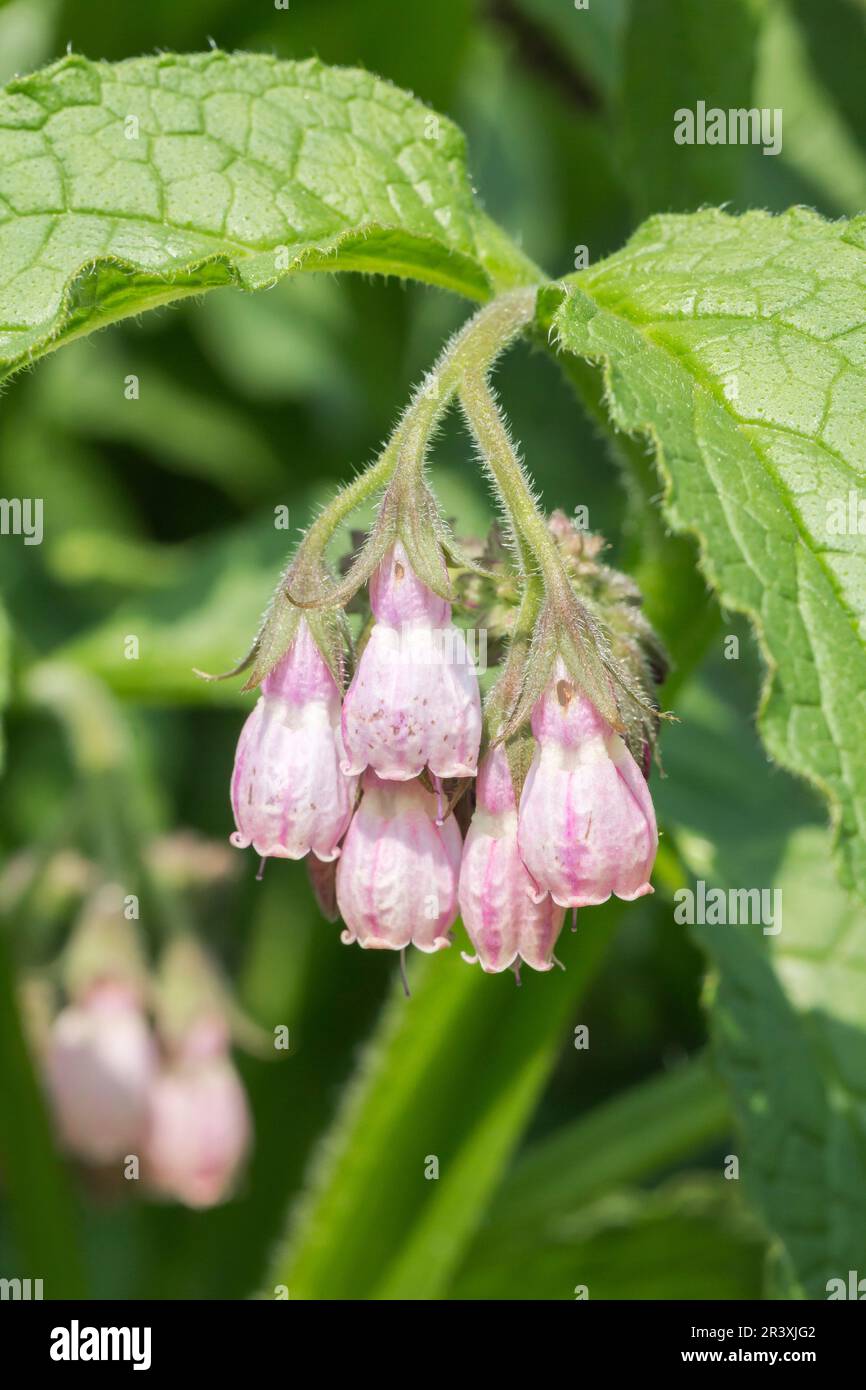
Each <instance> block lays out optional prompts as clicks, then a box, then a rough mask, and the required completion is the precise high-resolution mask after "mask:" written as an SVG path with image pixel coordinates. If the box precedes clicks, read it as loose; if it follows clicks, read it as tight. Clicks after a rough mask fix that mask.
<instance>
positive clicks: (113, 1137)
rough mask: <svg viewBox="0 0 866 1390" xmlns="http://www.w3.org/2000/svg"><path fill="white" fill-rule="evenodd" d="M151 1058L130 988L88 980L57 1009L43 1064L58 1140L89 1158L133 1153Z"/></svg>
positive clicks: (106, 1159)
mask: <svg viewBox="0 0 866 1390" xmlns="http://www.w3.org/2000/svg"><path fill="white" fill-rule="evenodd" d="M156 1064H157V1049H156V1044H155V1042H154V1039H153V1037H152V1035H151V1031H150V1028H149V1026H148V1023H147V1020H146V1018H145V1016H144V1013H143V1011H142V1008H141V1001H140V997H139V994H138V992H137V991H136V990H135V989H134V988H133V987H131V986H129V985H127V984H122V983H119V982H115V981H103V982H100V983H97V984H93V985H91V986H90V987H89V988H88V989H87V990H86V991H85V992H84V993H83V994H82V997H81V999H80V1000H79V1001H78V1002H76V1003H74V1004H69V1005H67V1007H66V1008H65V1009H63V1010H61V1012H60V1013H59V1014H58V1015H57V1017H56V1019H55V1020H54V1023H53V1025H52V1027H51V1032H50V1036H49V1040H48V1046H47V1050H46V1054H45V1070H46V1081H47V1086H48V1092H49V1096H50V1100H51V1103H52V1107H53V1110H54V1114H55V1116H56V1119H57V1125H58V1129H59V1132H60V1136H61V1139H62V1141H63V1143H64V1145H65V1146H66V1147H67V1148H68V1149H69V1150H71V1152H73V1153H74V1154H77V1155H78V1157H80V1158H83V1159H85V1160H86V1161H87V1162H88V1163H95V1164H107V1163H112V1162H115V1161H117V1160H119V1159H122V1158H123V1157H125V1155H126V1154H128V1153H136V1152H137V1151H138V1146H139V1144H140V1142H141V1139H142V1135H143V1132H144V1125H145V1119H146V1114H147V1098H148V1093H149V1088H150V1085H151V1082H152V1080H153V1078H154V1075H155V1072H156Z"/></svg>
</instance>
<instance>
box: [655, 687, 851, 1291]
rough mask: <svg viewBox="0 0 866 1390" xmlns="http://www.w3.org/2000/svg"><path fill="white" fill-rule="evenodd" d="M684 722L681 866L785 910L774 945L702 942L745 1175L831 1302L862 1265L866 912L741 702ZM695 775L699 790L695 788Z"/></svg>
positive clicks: (690, 697)
mask: <svg viewBox="0 0 866 1390" xmlns="http://www.w3.org/2000/svg"><path fill="white" fill-rule="evenodd" d="M679 709H680V713H681V714H682V721H683V722H682V725H681V726H679V727H678V729H677V731H676V733H675V734H674V735H673V736H672V737H671V738H669V739H668V743H667V765H668V769H669V772H670V776H669V778H668V779H667V781H666V782H665V783H664V784H663V787H662V789H661V792H660V795H659V802H660V810H661V812H662V814H663V816H664V819H665V823H666V825H667V828H668V831H669V835H670V837H671V838H672V840H673V841H674V843H675V844H676V846H677V849H678V850H679V853H680V855H681V857H682V859H683V860H684V861H685V863H686V865H687V866H688V868H689V869H690V870H691V872H692V873H693V874H694V875H695V877H696V878H699V879H703V880H704V882H705V884H706V885H707V889H708V890H709V889H710V888H720V889H722V890H724V891H725V892H727V890H729V889H732V888H733V889H742V888H745V889H766V890H778V893H779V894H780V897H779V898H776V899H768V902H767V906H768V907H770V908H771V912H770V913H767V914H765V916H766V918H768V917H769V916H771V915H772V916H773V918H774V919H775V920H774V922H773V923H772V927H775V926H776V925H777V924H778V925H779V926H780V928H781V929H780V930H779V931H778V932H776V931H775V930H773V929H772V927H771V929H770V930H765V929H764V928H766V927H767V926H769V925H770V924H769V922H768V921H767V920H765V921H763V922H752V924H748V923H742V922H740V924H738V925H730V924H727V925H726V924H718V925H713V924H712V922H711V921H710V922H707V923H706V924H700V923H698V924H696V925H695V926H694V927H693V934H694V936H695V938H696V939H697V941H698V942H699V943H700V945H701V946H702V947H703V949H704V950H705V951H706V952H707V953H708V955H709V957H710V960H711V962H712V963H713V965H714V967H715V983H714V985H713V988H712V990H711V993H710V1000H709V1002H710V1010H711V1018H712V1032H713V1042H714V1052H715V1060H716V1062H717V1065H718V1067H719V1069H720V1071H721V1073H722V1075H723V1076H724V1078H725V1079H726V1081H727V1082H728V1084H729V1086H730V1089H731V1093H732V1097H733V1102H734V1108H735V1112H736V1116H737V1119H738V1122H739V1128H740V1131H741V1134H742V1137H743V1140H744V1142H743V1144H742V1146H735V1149H734V1152H736V1153H738V1154H739V1156H740V1174H739V1175H740V1178H741V1179H742V1182H743V1185H744V1188H745V1189H746V1191H747V1192H748V1193H749V1194H750V1195H751V1197H752V1198H753V1199H754V1200H755V1202H756V1204H757V1206H758V1208H759V1210H760V1211H761V1213H762V1215H763V1218H764V1220H765V1222H766V1225H767V1227H768V1229H769V1230H770V1231H771V1232H772V1234H773V1235H774V1236H775V1237H776V1238H777V1240H778V1241H779V1242H780V1243H781V1248H782V1251H783V1255H784V1259H783V1261H782V1264H783V1267H784V1268H785V1270H786V1271H787V1281H786V1287H787V1288H788V1290H789V1291H792V1292H800V1293H801V1294H805V1295H806V1296H807V1297H811V1298H825V1297H826V1296H827V1288H826V1285H827V1281H828V1280H829V1279H832V1278H838V1277H841V1278H843V1279H845V1278H847V1272H848V1270H849V1269H856V1268H858V1267H859V1268H861V1270H862V1259H863V1250H864V1249H866V1198H864V1193H866V1088H864V1080H863V1078H864V1076H866V1004H864V1000H866V989H864V976H866V912H864V910H863V908H862V907H861V906H860V905H859V904H857V903H856V902H855V901H854V900H853V899H851V898H849V897H848V895H847V894H846V893H845V892H844V891H843V890H842V889H841V888H840V887H839V885H838V883H837V882H836V880H835V878H834V875H833V872H832V865H831V863H830V860H829V858H828V856H827V853H826V835H825V832H824V831H823V830H822V829H821V828H820V827H819V826H818V825H816V824H814V823H813V822H812V820H811V819H810V807H809V804H808V801H807V800H806V799H805V798H804V796H803V795H802V794H801V789H800V788H798V787H797V786H796V785H792V786H787V785H785V783H784V781H781V782H780V778H779V776H778V774H777V775H776V776H775V777H771V776H770V775H768V770H767V768H766V765H765V763H764V759H763V757H762V754H761V750H760V747H759V745H758V743H757V740H756V739H755V738H754V735H753V734H752V732H751V730H750V729H749V728H748V726H747V724H746V722H745V721H744V720H743V719H742V717H738V716H737V715H736V714H735V713H734V711H733V709H732V708H731V703H730V700H723V699H721V698H720V697H719V695H718V694H713V693H710V692H709V691H708V690H706V689H701V688H698V689H695V688H692V689H690V690H689V691H688V692H686V693H685V694H684V696H683V698H682V699H681V701H680V702H679ZM699 764H700V765H701V766H703V767H704V768H705V769H706V772H705V774H704V779H705V780H704V784H703V785H702V782H701V780H700V779H697V780H695V779H694V778H691V779H690V773H691V772H692V771H693V769H694V768H695V767H696V766H698V765H699ZM779 908H781V911H780V910H779ZM708 915H709V914H708ZM726 915H727V914H726Z"/></svg>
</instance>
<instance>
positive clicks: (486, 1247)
mask: <svg viewBox="0 0 866 1390" xmlns="http://www.w3.org/2000/svg"><path fill="white" fill-rule="evenodd" d="M729 1122H730V1107H729V1103H728V1100H727V1097H726V1095H725V1092H724V1088H723V1086H722V1084H721V1082H720V1080H719V1078H718V1077H717V1076H716V1075H715V1074H714V1072H713V1070H712V1068H711V1066H710V1064H709V1062H708V1061H707V1059H706V1058H704V1057H702V1056H701V1057H697V1058H695V1059H694V1060H693V1061H690V1062H687V1063H686V1064H684V1065H683V1066H680V1067H678V1068H677V1069H676V1070H675V1071H672V1072H669V1073H665V1074H662V1075H661V1076H654V1077H652V1078H651V1079H650V1080H649V1081H645V1082H643V1083H642V1084H641V1085H640V1086H635V1087H633V1088H632V1089H631V1090H630V1091H627V1092H626V1093H625V1094H624V1095H621V1096H617V1097H615V1098H614V1099H613V1100H611V1101H608V1102H607V1103H606V1104H604V1105H600V1106H598V1107H597V1108H595V1109H594V1110H592V1111H590V1113H589V1114H588V1115H584V1116H582V1117H581V1118H580V1119H579V1120H576V1121H575V1122H574V1123H573V1124H569V1125H566V1126H564V1127H562V1128H561V1129H559V1130H557V1131H556V1132H555V1133H554V1134H553V1135H551V1136H550V1138H547V1139H544V1140H541V1141H540V1142H538V1143H536V1144H534V1145H533V1146H532V1147H531V1148H530V1149H529V1150H528V1152H527V1153H526V1154H525V1156H524V1157H523V1158H521V1159H520V1160H519V1162H518V1163H517V1164H516V1165H515V1167H514V1170H513V1171H512V1172H511V1173H509V1174H508V1176H507V1177H506V1178H505V1179H504V1181H503V1183H502V1186H501V1187H500V1188H499V1191H498V1192H497V1194H496V1200H495V1211H496V1224H495V1225H491V1226H489V1227H487V1228H485V1229H482V1230H481V1231H480V1232H479V1235H478V1239H477V1240H476V1241H475V1243H474V1244H473V1246H472V1248H471V1250H470V1251H469V1253H468V1255H467V1258H466V1266H467V1267H469V1268H474V1267H475V1266H485V1267H487V1266H490V1267H493V1266H495V1265H497V1264H499V1263H502V1262H506V1263H509V1264H512V1265H513V1261H514V1260H516V1259H519V1258H522V1254H523V1253H524V1252H525V1247H526V1246H527V1245H528V1244H531V1243H532V1241H533V1240H534V1239H537V1238H540V1237H541V1236H543V1234H544V1232H545V1231H547V1230H552V1229H554V1228H555V1227H556V1226H557V1224H558V1223H560V1222H561V1221H562V1220H563V1219H564V1218H565V1217H567V1216H569V1215H571V1214H572V1213H573V1212H575V1211H577V1210H579V1209H580V1208H581V1207H584V1206H586V1205H587V1204H588V1203H590V1202H592V1201H594V1200H596V1199H597V1198H598V1197H600V1196H602V1194H604V1193H605V1192H610V1190H611V1189H612V1188H614V1187H617V1186H619V1185H622V1184H626V1183H634V1182H637V1181H639V1180H641V1179H643V1178H645V1177H647V1176H649V1175H650V1174H653V1173H657V1172H659V1171H660V1170H661V1169H663V1168H665V1167H666V1166H667V1165H668V1164H673V1163H675V1162H676V1161H678V1160H682V1159H684V1158H688V1157H691V1156H693V1155H695V1154H696V1153H698V1152H699V1151H700V1150H701V1149H702V1148H704V1147H705V1146H706V1145H707V1144H709V1143H711V1142H712V1141H713V1140H714V1139H716V1138H718V1137H719V1136H720V1135H722V1134H724V1133H725V1131H726V1129H727V1128H728V1125H729ZM461 1277H462V1272H461ZM458 1282H459V1280H458Z"/></svg>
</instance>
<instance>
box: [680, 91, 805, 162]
mask: <svg viewBox="0 0 866 1390" xmlns="http://www.w3.org/2000/svg"><path fill="white" fill-rule="evenodd" d="M674 140H675V142H676V144H678V145H762V146H763V153H764V154H781V152H782V108H781V106H775V107H770V106H762V107H757V106H739V107H733V106H732V107H731V108H730V109H729V110H728V111H724V110H723V109H722V108H721V107H720V106H710V107H708V106H707V103H706V102H705V101H699V102H698V103H697V105H696V106H695V109H694V111H692V110H691V108H690V107H688V106H680V107H678V109H677V110H676V111H675V112H674Z"/></svg>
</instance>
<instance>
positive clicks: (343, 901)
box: [337, 771, 462, 952]
mask: <svg viewBox="0 0 866 1390" xmlns="http://www.w3.org/2000/svg"><path fill="white" fill-rule="evenodd" d="M362 785H363V789H364V792H363V796H362V798H361V804H360V806H359V807H358V810H357V811H356V812H355V815H354V817H353V818H352V824H351V825H350V826H349V830H348V833H347V835H346V840H345V843H344V845H343V853H342V855H341V857H340V861H339V863H338V865H337V903H338V906H339V908H340V913H341V915H342V917H343V920H344V922H345V923H346V928H347V930H346V931H345V932H344V933H343V940H344V941H345V942H346V943H347V944H348V943H351V942H353V941H357V942H358V943H359V945H361V946H364V947H366V948H377V947H378V948H385V949H391V950H402V948H403V947H404V946H408V945H409V944H410V943H411V944H412V945H414V946H417V947H418V949H419V950H421V951H426V952H432V951H438V950H441V949H442V947H444V946H448V945H449V944H450V941H449V937H448V929H449V927H450V926H451V925H452V923H453V921H454V919H455V917H456V915H457V877H458V873H459V869H460V851H461V845H462V841H461V836H460V829H459V826H458V825H457V822H456V820H455V819H454V816H453V815H448V816H447V817H446V818H445V819H444V821H443V823H442V824H441V825H439V824H437V801H436V797H435V796H434V795H433V794H432V793H431V792H429V791H427V790H426V789H425V788H424V787H423V786H422V784H421V782H419V781H417V780H416V781H412V782H385V781H383V780H382V779H381V778H380V777H378V776H377V775H376V773H375V772H370V771H368V772H366V773H365V774H364V778H363V783H362Z"/></svg>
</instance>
